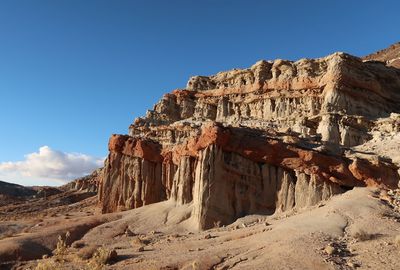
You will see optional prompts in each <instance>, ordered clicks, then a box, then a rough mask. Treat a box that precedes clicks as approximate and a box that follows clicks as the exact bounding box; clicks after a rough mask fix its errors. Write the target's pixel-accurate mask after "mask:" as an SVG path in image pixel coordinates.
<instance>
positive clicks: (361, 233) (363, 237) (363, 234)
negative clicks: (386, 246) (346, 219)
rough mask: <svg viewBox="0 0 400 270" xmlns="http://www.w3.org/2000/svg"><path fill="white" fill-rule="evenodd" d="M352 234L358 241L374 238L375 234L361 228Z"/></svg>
mask: <svg viewBox="0 0 400 270" xmlns="http://www.w3.org/2000/svg"><path fill="white" fill-rule="evenodd" d="M351 235H352V236H353V237H354V238H355V239H356V240H358V241H367V240H371V239H373V238H374V234H371V233H368V232H366V231H365V230H364V229H361V228H356V229H355V230H354V231H353V232H352V234H351Z"/></svg>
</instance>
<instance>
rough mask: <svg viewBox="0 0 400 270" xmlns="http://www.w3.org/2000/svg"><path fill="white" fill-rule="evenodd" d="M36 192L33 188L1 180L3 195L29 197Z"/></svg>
mask: <svg viewBox="0 0 400 270" xmlns="http://www.w3.org/2000/svg"><path fill="white" fill-rule="evenodd" d="M36 193H37V191H36V190H34V189H33V188H30V187H24V186H21V185H17V184H12V183H8V182H4V181H0V194H2V195H7V196H12V197H28V196H33V195H36Z"/></svg>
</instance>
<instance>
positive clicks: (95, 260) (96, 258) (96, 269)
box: [88, 247, 117, 270]
mask: <svg viewBox="0 0 400 270" xmlns="http://www.w3.org/2000/svg"><path fill="white" fill-rule="evenodd" d="M116 258H117V252H116V251H115V249H111V250H109V249H107V248H105V247H100V248H98V249H97V250H96V251H95V253H94V254H93V257H92V258H91V260H90V261H89V262H88V268H89V269H90V270H101V269H103V268H104V266H105V265H106V264H108V263H110V262H112V261H114V260H115V259H116Z"/></svg>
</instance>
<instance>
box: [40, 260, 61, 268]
mask: <svg viewBox="0 0 400 270" xmlns="http://www.w3.org/2000/svg"><path fill="white" fill-rule="evenodd" d="M58 269H60V265H59V264H58V263H56V262H54V261H52V260H46V261H41V262H39V263H38V264H37V266H36V267H35V270H58Z"/></svg>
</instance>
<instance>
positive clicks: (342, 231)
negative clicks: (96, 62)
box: [0, 188, 400, 269]
mask: <svg viewBox="0 0 400 270" xmlns="http://www.w3.org/2000/svg"><path fill="white" fill-rule="evenodd" d="M396 200H400V194H397V195H396V193H395V194H391V193H390V192H389V194H387V192H385V191H379V190H371V189H366V188H356V189H354V190H351V191H348V192H346V193H345V194H342V195H339V196H335V197H334V198H332V199H331V200H329V201H327V202H322V203H320V204H319V205H317V206H315V207H312V208H308V209H301V210H297V211H292V212H286V213H277V214H275V215H273V216H261V215H257V216H254V215H253V216H247V217H244V218H241V219H239V220H237V221H236V222H235V223H233V224H231V225H229V226H226V227H221V228H214V229H211V230H207V231H202V232H201V231H195V230H193V229H192V228H193V227H194V226H193V225H192V222H191V220H190V218H188V217H189V213H190V211H191V205H186V206H180V207H178V208H176V207H175V205H174V204H173V203H172V202H170V201H166V202H161V203H157V204H153V205H149V206H145V207H142V208H138V209H134V210H130V211H126V212H122V213H118V214H111V215H110V214H109V215H100V214H96V213H95V211H94V209H95V206H94V205H92V206H90V207H88V206H84V207H83V208H82V209H81V211H79V210H77V209H79V207H78V208H74V209H75V212H74V211H71V212H70V213H69V214H68V215H67V217H68V219H67V220H66V219H65V217H66V216H65V215H64V214H62V213H60V214H59V216H53V217H49V218H45V219H43V221H42V223H43V224H42V225H41V226H37V224H40V223H37V224H36V225H34V226H33V227H29V226H32V224H33V223H34V222H33V223H32V222H31V220H30V219H26V220H23V219H18V220H17V221H16V220H14V221H12V220H8V221H3V222H1V223H0V226H2V227H4V226H6V224H10V222H11V223H13V224H14V225H17V226H20V227H21V228H25V230H26V232H24V233H17V232H15V233H16V235H12V236H11V237H5V238H4V239H3V240H0V258H4V255H5V254H7V252H6V251H5V250H6V247H7V246H8V248H9V246H10V245H12V244H13V243H14V244H15V243H21V242H26V241H27V240H26V239H28V240H29V241H31V243H39V244H41V245H45V246H46V245H47V246H48V247H53V248H55V242H57V236H58V234H60V235H63V234H65V233H66V231H70V232H71V235H73V238H74V239H73V240H71V239H70V240H69V243H68V244H72V246H71V247H68V248H67V251H66V255H65V256H63V259H62V262H60V260H59V259H56V258H57V257H56V256H53V257H50V258H48V259H44V260H40V261H36V260H30V261H27V262H22V263H21V262H20V263H15V262H14V263H9V264H3V265H2V268H1V267H0V269H35V267H36V265H37V264H38V263H39V262H41V263H42V264H46V265H47V264H48V265H53V267H54V268H48V269H96V268H92V267H91V266H90V265H89V264H88V262H89V261H90V260H86V259H83V258H82V257H84V256H82V254H85V252H87V250H95V249H96V248H98V247H104V248H105V249H106V250H115V251H116V253H117V256H116V257H115V258H114V260H113V261H111V262H110V263H107V264H106V265H104V266H103V265H102V266H101V268H99V269H354V268H357V269H400V260H399V258H400V240H399V241H398V242H399V243H397V242H396V236H399V235H400V213H399V211H398V206H396V204H398V201H396ZM84 201H85V200H84ZM84 201H82V202H84ZM82 202H80V203H82ZM89 208H90V209H92V210H88V209H89ZM46 211H47V212H49V209H47V210H46ZM50 212H51V211H50ZM85 213H90V214H85ZM35 222H37V221H35ZM26 228H30V229H29V230H27V229H26ZM77 228H80V229H77ZM38 239H48V241H47V243H46V241H39V240H38ZM35 241H36V242H35ZM50 243H52V244H53V246H52V245H51V244H50ZM6 244H7V245H6ZM49 249H50V248H49ZM25 252H26V250H25ZM2 256H3V257H2ZM54 263H55V264H54Z"/></svg>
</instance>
